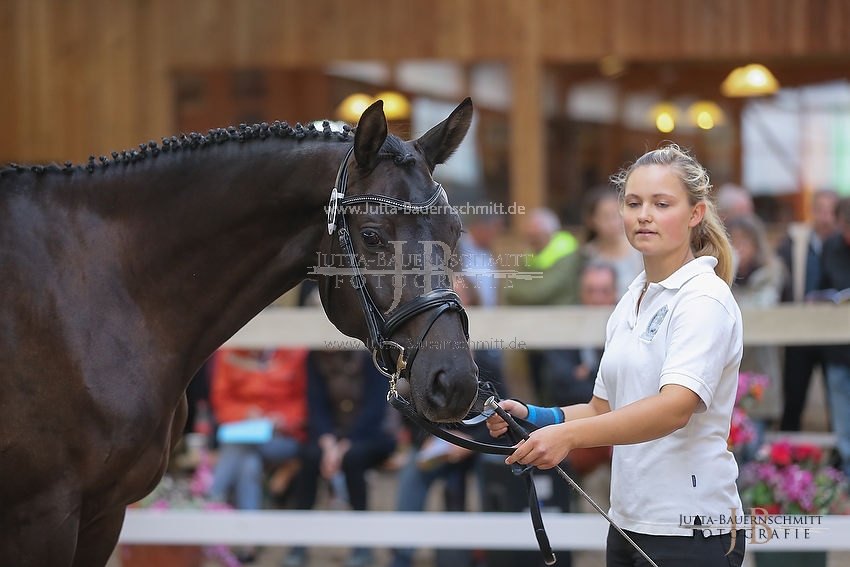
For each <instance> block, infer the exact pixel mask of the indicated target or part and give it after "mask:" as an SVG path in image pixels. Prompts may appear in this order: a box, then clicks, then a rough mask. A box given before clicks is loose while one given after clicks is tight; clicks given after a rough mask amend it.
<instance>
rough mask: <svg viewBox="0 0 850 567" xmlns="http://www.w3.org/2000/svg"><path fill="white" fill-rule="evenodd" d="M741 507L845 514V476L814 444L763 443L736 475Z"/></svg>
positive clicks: (849, 507) (848, 505) (771, 511)
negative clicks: (750, 460)
mask: <svg viewBox="0 0 850 567" xmlns="http://www.w3.org/2000/svg"><path fill="white" fill-rule="evenodd" d="M738 485H739V489H740V493H741V500H742V501H743V504H744V507H745V508H761V509H764V510H765V511H766V512H767V513H768V514H816V515H823V514H848V513H850V503H848V497H847V479H846V478H845V476H844V474H843V473H842V472H841V471H839V470H838V469H836V468H835V467H832V466H830V465H829V464H828V463H827V456H826V455H825V453H824V452H823V451H822V450H821V449H820V448H819V447H817V446H815V445H809V444H793V443H791V442H790V441H787V440H783V441H777V442H775V443H771V444H766V445H764V446H763V447H761V448H760V449H759V451H758V453H757V454H756V458H755V460H753V461H752V462H749V463H747V464H745V465H744V466H743V467H742V469H741V474H740V476H739V479H738Z"/></svg>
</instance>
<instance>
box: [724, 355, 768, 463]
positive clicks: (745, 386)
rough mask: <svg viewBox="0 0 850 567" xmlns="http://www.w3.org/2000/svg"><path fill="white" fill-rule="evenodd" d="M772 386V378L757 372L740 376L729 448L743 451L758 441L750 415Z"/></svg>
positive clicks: (730, 429) (730, 430) (733, 409)
mask: <svg viewBox="0 0 850 567" xmlns="http://www.w3.org/2000/svg"><path fill="white" fill-rule="evenodd" d="M769 385H770V378H768V377H767V376H765V375H764V374H757V373H755V372H741V373H740V374H738V391H737V393H736V395H735V407H733V408H732V424H731V427H730V428H729V440H728V444H729V448H730V450H732V451H735V450H738V449H741V448H743V447H745V446H747V445H749V444H750V443H752V442H753V441H755V440H756V429H755V426H754V425H753V422H752V419H750V416H749V415H748V412H749V410H750V409H752V407H753V405H754V404H756V403H758V402H760V401H761V399H762V398H763V397H764V391H765V390H766V389H767V387H768V386H769Z"/></svg>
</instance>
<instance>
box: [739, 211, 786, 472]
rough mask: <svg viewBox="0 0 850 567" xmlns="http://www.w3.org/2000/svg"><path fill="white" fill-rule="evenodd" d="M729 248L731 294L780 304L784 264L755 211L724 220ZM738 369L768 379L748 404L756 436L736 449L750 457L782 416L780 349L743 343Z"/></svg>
mask: <svg viewBox="0 0 850 567" xmlns="http://www.w3.org/2000/svg"><path fill="white" fill-rule="evenodd" d="M726 229H727V230H728V231H729V239H730V240H731V242H732V248H733V249H734V250H735V252H737V254H738V262H737V266H738V267H737V269H736V270H735V281H734V282H733V283H732V295H733V296H735V301H737V302H738V305H739V306H742V307H745V308H746V307H754V308H766V307H774V306H776V305H778V304H779V299H780V296H781V295H782V288H783V287H784V285H785V279H786V278H785V266H784V265H783V264H782V261H781V260H780V259H779V257H778V256H777V255H776V254H775V253H774V252H773V249H772V248H771V247H770V243H769V241H768V238H767V230H766V229H765V227H764V224H763V223H762V222H761V220H759V218H758V217H756V216H755V215H746V216H741V217H735V218H732V219H730V220H729V221H728V222H727V223H726ZM740 371H741V372H742V373H744V372H752V373H756V374H761V375H763V376H767V377H768V378H769V379H770V381H769V382H768V385H767V387H766V388H765V390H764V393H763V395H762V398H761V399H760V400H759V401H757V402H754V403H753V404H752V405H751V406H749V407H748V408H747V414H748V415H749V417H750V418H751V419H752V420H753V425H754V427H755V432H756V436H755V439H753V440H752V441H751V442H750V443H748V444H747V446H745V447H743V448H742V450H741V451H740V452H739V453H738V457H739V458H740V459H742V460H750V459H752V458H753V457H754V456H755V452H756V450H757V449H758V448H759V447H760V446H761V444H762V441H764V434H765V432H766V431H767V430H769V429H771V428H774V426H775V425H777V424H778V423H779V420H780V418H781V417H782V352H781V350H780V348H779V347H778V346H777V345H749V346H746V347H744V356H743V358H742V359H741V368H740Z"/></svg>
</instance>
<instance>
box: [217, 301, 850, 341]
mask: <svg viewBox="0 0 850 567" xmlns="http://www.w3.org/2000/svg"><path fill="white" fill-rule="evenodd" d="M467 311H468V312H469V333H470V341H472V342H473V344H474V345H475V346H481V347H482V348H486V347H488V346H489V347H492V348H498V349H508V348H520V349H522V348H555V347H561V348H569V347H581V346H599V345H601V344H602V342H603V340H604V337H605V322H606V321H607V319H608V315H609V314H610V309H607V308H599V307H576V306H563V307H548V306H547V307H494V308H490V309H486V308H480V307H470V308H469V309H468V310H467ZM742 314H743V317H744V341H745V342H746V344H751V345H764V344H778V345H789V344H830V343H832V344H836V343H844V342H850V305H832V304H826V305H825V304H813V305H790V304H789V305H783V306H779V307H774V308H771V309H744V310H742ZM342 344H346V345H352V348H354V345H357V341H355V340H354V339H351V337H347V336H345V335H343V334H342V333H340V332H339V331H338V330H337V329H336V328H335V327H334V326H333V325H332V324H331V323H330V322H329V321H328V319H327V317H326V316H325V314H324V312H323V311H322V310H321V309H319V308H302V309H298V308H283V307H272V308H269V309H266V310H265V311H263V312H262V313H260V314H259V315H258V316H257V317H255V318H254V319H253V320H252V321H250V322H249V323H248V324H247V325H245V327H243V328H242V329H241V330H240V331H239V332H237V333H236V334H235V335H234V336H233V337H232V338H231V339H230V340H229V341H228V342H227V346H240V347H245V348H251V347H254V348H267V347H274V346H305V347H309V348H316V349H321V348H339V345H342Z"/></svg>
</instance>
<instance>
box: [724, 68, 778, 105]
mask: <svg viewBox="0 0 850 567" xmlns="http://www.w3.org/2000/svg"><path fill="white" fill-rule="evenodd" d="M778 90H779V81H777V80H776V77H774V76H773V73H771V72H770V70H769V69H768V68H767V67H765V66H764V65H760V64H758V63H751V64H749V65H745V66H743V67H737V68H735V69H733V70H732V72H731V73H729V76H727V77H726V79H724V81H723V83H722V84H721V85H720V92H722V93H723V95H724V96H728V97H748V96H764V95H771V94H773V93H775V92H776V91H778Z"/></svg>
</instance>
